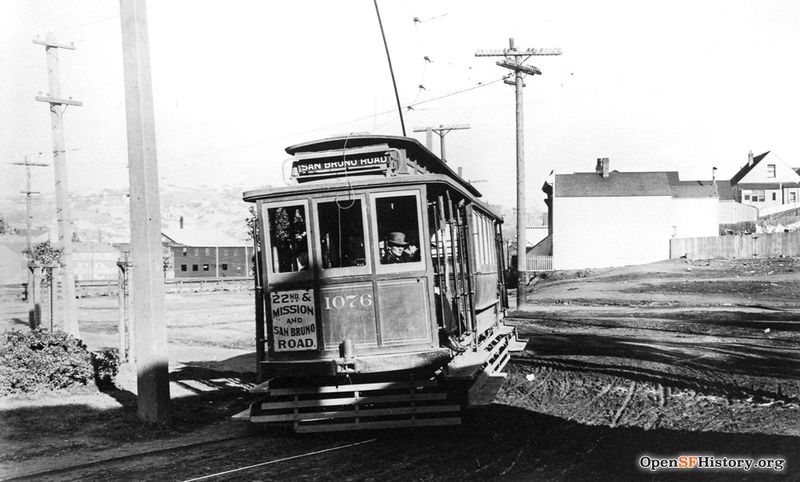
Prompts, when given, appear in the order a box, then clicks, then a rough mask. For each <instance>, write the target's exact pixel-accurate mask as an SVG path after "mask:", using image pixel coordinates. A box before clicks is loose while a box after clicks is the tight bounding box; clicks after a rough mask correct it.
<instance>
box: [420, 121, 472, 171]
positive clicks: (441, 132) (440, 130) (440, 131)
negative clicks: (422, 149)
mask: <svg viewBox="0 0 800 482" xmlns="http://www.w3.org/2000/svg"><path fill="white" fill-rule="evenodd" d="M469 128H470V127H469V125H468V124H453V125H447V126H445V125H441V124H440V125H439V127H430V126H428V127H417V128H416V129H414V132H425V135H426V138H425V142H426V147H427V148H428V149H431V148H432V147H433V142H432V140H431V138H432V136H431V133H432V132H435V133H436V134H437V135H438V136H439V157H440V158H441V159H442V160H443V161H444V162H447V159H446V158H445V155H444V136H446V135H447V134H448V133H449V132H450V131H455V130H461V129H469Z"/></svg>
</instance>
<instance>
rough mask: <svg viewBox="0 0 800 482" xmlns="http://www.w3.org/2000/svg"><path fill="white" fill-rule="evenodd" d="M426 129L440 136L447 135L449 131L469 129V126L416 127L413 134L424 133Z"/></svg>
mask: <svg viewBox="0 0 800 482" xmlns="http://www.w3.org/2000/svg"><path fill="white" fill-rule="evenodd" d="M428 129H430V130H432V131H433V132H435V133H437V134H439V135H442V133H445V134H447V133H448V132H450V131H455V130H461V129H471V127H470V126H469V124H449V125H439V127H434V126H426V127H417V128H415V129H414V132H426V131H427V130H428Z"/></svg>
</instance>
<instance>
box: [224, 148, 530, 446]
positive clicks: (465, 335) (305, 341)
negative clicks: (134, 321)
mask: <svg viewBox="0 0 800 482" xmlns="http://www.w3.org/2000/svg"><path fill="white" fill-rule="evenodd" d="M286 152H287V153H288V154H289V155H291V156H292V157H291V159H288V160H287V163H288V161H291V184H290V185H289V186H286V187H277V188H265V189H258V190H253V191H248V192H245V193H244V195H243V198H244V200H245V201H247V202H250V203H255V205H256V213H257V223H256V224H257V235H258V239H259V243H258V247H257V257H258V259H257V262H256V263H255V264H254V265H255V284H256V307H255V308H256V309H255V312H256V330H255V331H256V363H257V366H256V371H257V382H258V383H257V385H256V386H255V387H254V388H253V389H252V390H251V392H252V393H254V394H257V395H258V399H257V400H256V401H254V402H253V403H252V404H251V405H250V408H249V409H248V410H246V411H244V412H242V413H241V414H238V415H237V416H236V417H235V418H238V419H243V420H249V421H251V422H254V423H266V424H278V425H286V426H289V427H291V428H292V429H294V430H295V431H298V432H311V431H337V430H358V429H374V428H391V427H404V426H430V425H451V424H458V423H460V422H461V413H462V410H463V409H464V408H465V407H468V406H470V405H482V404H488V403H491V401H492V399H493V398H494V396H495V395H496V393H497V392H498V390H499V389H500V386H501V385H502V383H503V381H504V379H505V376H506V374H505V373H504V372H503V369H504V367H505V365H506V364H507V363H508V361H509V358H510V354H511V353H512V352H514V351H519V350H522V349H523V348H524V346H525V343H524V341H521V340H519V339H518V338H517V334H516V331H515V329H514V328H513V327H511V326H509V325H506V324H505V323H504V317H505V313H506V310H507V307H508V298H507V294H506V287H505V285H504V281H503V280H504V277H503V272H504V263H503V261H504V258H505V257H504V255H503V251H502V247H503V240H502V233H501V229H500V227H501V223H502V218H501V217H500V216H499V215H498V214H497V213H495V212H494V211H493V210H492V209H490V207H489V206H488V205H487V204H485V203H483V202H482V201H480V200H479V197H480V196H481V194H480V192H478V190H477V189H476V188H475V187H474V186H473V185H472V184H470V183H469V182H467V181H465V180H464V179H463V178H462V177H461V176H459V175H458V174H457V173H455V172H454V171H453V170H452V169H451V167H450V166H449V165H448V164H447V163H446V162H444V161H443V160H442V159H440V158H439V157H437V156H436V155H435V154H434V153H433V152H431V151H430V150H429V149H428V148H426V147H425V146H423V145H422V144H421V143H420V142H419V141H417V140H416V139H413V138H409V137H401V136H379V135H369V134H358V135H348V136H340V137H333V138H327V139H323V140H317V141H313V142H307V143H303V144H297V145H294V146H290V147H288V148H286ZM285 166H287V167H288V164H285Z"/></svg>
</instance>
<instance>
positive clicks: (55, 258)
mask: <svg viewBox="0 0 800 482" xmlns="http://www.w3.org/2000/svg"><path fill="white" fill-rule="evenodd" d="M22 254H24V255H25V257H26V258H28V262H29V263H31V264H34V265H38V266H54V265H55V266H63V264H62V263H61V256H62V255H63V254H64V248H56V247H54V246H52V245H51V244H50V241H44V242H42V243H38V244H35V245H33V246H32V247H30V248H26V249H24V250H23V251H22Z"/></svg>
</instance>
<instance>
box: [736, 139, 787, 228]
mask: <svg viewBox="0 0 800 482" xmlns="http://www.w3.org/2000/svg"><path fill="white" fill-rule="evenodd" d="M730 185H731V189H732V191H733V196H734V199H735V200H736V201H737V202H739V203H741V204H744V205H749V206H755V207H756V208H758V210H759V214H760V215H765V214H771V213H773V212H779V211H780V210H784V209H793V208H800V168H796V167H790V166H789V165H787V164H786V163H784V162H783V161H782V160H780V159H778V157H777V156H776V155H775V154H770V151H767V152H765V153H763V154H760V155H758V156H753V152H752V151H750V153H749V154H748V155H747V164H745V165H744V166H742V168H741V169H739V172H737V173H736V174H735V175H734V176H733V177H732V178H731V181H730Z"/></svg>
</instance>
